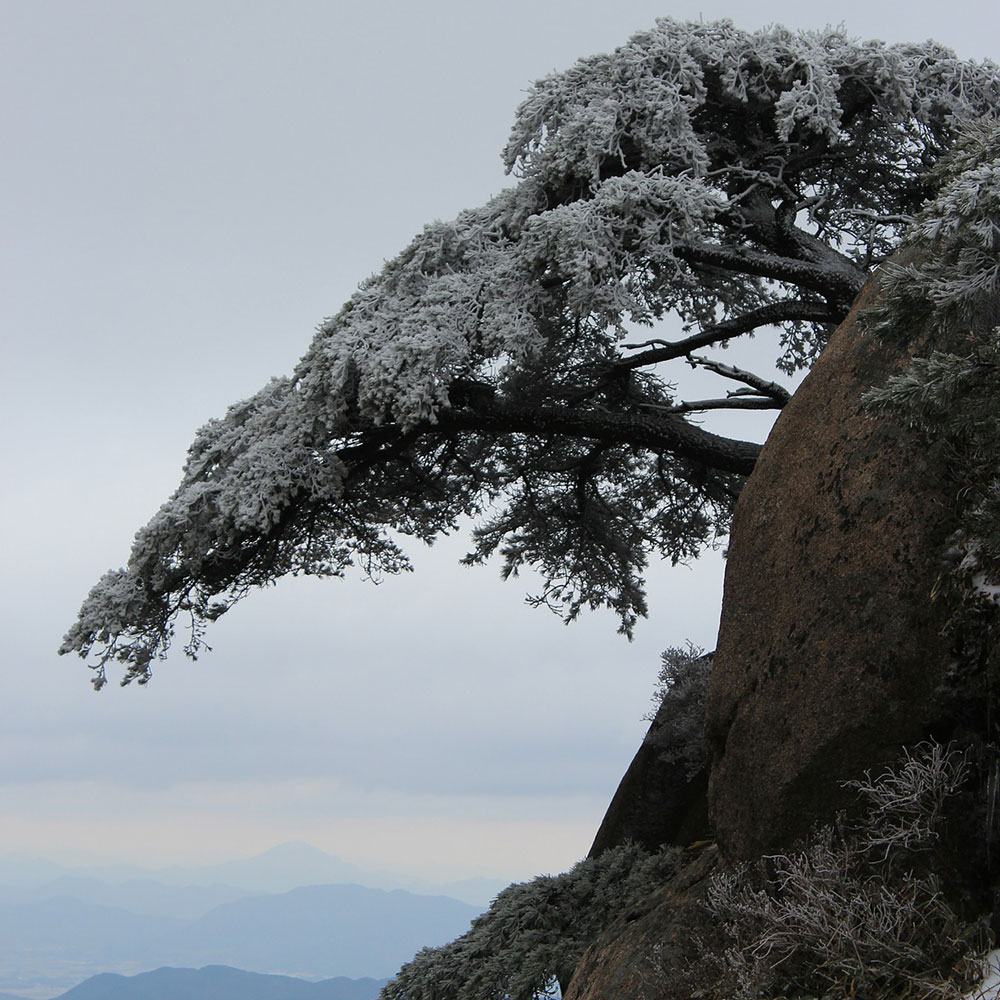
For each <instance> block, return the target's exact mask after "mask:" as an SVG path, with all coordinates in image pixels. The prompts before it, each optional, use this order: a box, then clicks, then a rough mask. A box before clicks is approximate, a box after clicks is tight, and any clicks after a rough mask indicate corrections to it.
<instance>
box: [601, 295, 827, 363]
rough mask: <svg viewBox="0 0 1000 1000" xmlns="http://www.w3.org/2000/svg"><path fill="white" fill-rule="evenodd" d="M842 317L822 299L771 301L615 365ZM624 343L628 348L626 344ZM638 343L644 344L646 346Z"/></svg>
mask: <svg viewBox="0 0 1000 1000" xmlns="http://www.w3.org/2000/svg"><path fill="white" fill-rule="evenodd" d="M842 319H843V316H842V315H840V314H839V313H836V312H834V311H833V310H832V309H831V308H830V307H829V306H828V305H827V304H826V303H825V302H802V301H791V302H772V303H771V304H770V305H766V306H761V307H760V308H759V309H753V310H751V311H750V312H748V313H744V314H743V315H742V316H734V317H733V318H732V319H725V320H722V321H721V322H720V323H713V324H712V325H711V326H706V327H705V329H704V330H702V331H701V333H696V334H694V335H693V336H690V337H685V338H684V339H683V340H677V341H674V342H673V343H667V342H664V341H660V343H662V344H663V347H655V348H652V349H651V350H648V351H643V352H642V354H634V355H633V356H632V357H630V358H622V359H621V361H618V362H616V363H615V367H616V368H623V369H630V368H643V367H645V366H646V365H655V364H659V363H660V362H661V361H673V360H674V359H675V358H683V357H686V356H687V355H688V354H690V353H691V352H692V351H696V350H698V349H699V348H701V347H709V346H711V345H712V344H717V343H719V342H720V341H723V340H732V339H733V338H734V337H740V336H742V335H743V334H745V333H750V332H751V331H753V330H757V329H759V328H760V327H762V326H771V325H773V324H775V323H784V322H790V321H795V320H804V321H807V322H813V323H838V322H840V320H842ZM650 343H652V341H650ZM623 346H624V347H626V348H627V347H628V346H629V345H628V344H625V345H623ZM639 346H642V347H645V346H647V345H646V344H642V345H639Z"/></svg>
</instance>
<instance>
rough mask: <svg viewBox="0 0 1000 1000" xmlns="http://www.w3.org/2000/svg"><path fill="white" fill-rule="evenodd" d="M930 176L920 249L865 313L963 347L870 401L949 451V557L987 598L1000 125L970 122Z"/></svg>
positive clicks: (998, 419) (998, 384)
mask: <svg viewBox="0 0 1000 1000" xmlns="http://www.w3.org/2000/svg"><path fill="white" fill-rule="evenodd" d="M932 176H933V178H934V179H935V180H936V182H937V183H939V184H940V189H939V191H938V194H937V196H936V197H935V198H934V199H933V200H932V201H930V202H929V203H928V204H927V205H926V206H925V208H924V209H923V210H922V211H921V213H920V214H919V216H918V217H917V220H916V222H915V223H914V224H913V226H912V227H911V229H910V230H909V232H908V236H907V240H908V242H909V244H910V245H911V246H913V247H915V248H917V249H918V250H919V251H921V252H922V253H921V255H920V256H919V257H918V258H917V259H916V261H915V262H913V263H911V264H908V265H891V264H890V265H886V267H885V268H884V269H883V272H884V275H883V279H882V292H881V294H880V299H879V302H878V303H877V304H876V305H875V306H874V307H872V308H870V309H868V310H866V312H865V313H864V314H863V319H864V320H865V322H866V323H867V325H868V326H869V327H870V329H871V330H872V331H873V332H875V333H876V334H878V335H879V336H883V337H891V338H896V339H901V340H903V341H904V342H906V341H907V340H908V339H909V338H910V337H911V336H912V335H913V334H914V333H915V332H921V331H926V330H928V329H929V330H930V331H932V332H938V333H942V334H945V335H947V340H948V341H949V342H950V343H951V344H952V345H955V344H961V345H962V346H961V347H960V348H959V349H958V350H955V349H952V350H951V351H934V352H932V353H930V354H929V355H928V356H927V357H918V358H914V359H913V361H912V362H911V363H910V365H909V366H908V367H907V369H906V370H905V371H904V372H903V373H902V374H900V375H896V376H894V377H893V378H890V379H889V380H888V382H887V383H886V384H885V385H884V386H878V387H876V388H874V389H872V390H871V391H870V392H869V393H868V394H867V396H866V402H867V404H868V406H869V408H870V409H871V411H872V412H874V413H886V414H889V415H891V416H894V417H895V418H897V419H899V418H901V419H904V420H906V421H908V422H909V423H910V425H911V426H913V427H915V428H918V429H919V430H920V431H921V432H922V433H923V434H924V435H925V436H926V438H927V439H928V440H929V441H932V442H937V443H938V444H939V446H943V447H944V448H946V449H947V454H948V456H949V460H950V466H951V470H952V476H953V479H954V489H955V497H956V512H957V516H958V519H959V523H960V526H961V527H960V535H959V536H958V538H957V540H958V541H959V542H960V544H959V545H958V546H957V547H956V552H958V558H956V559H953V560H952V564H953V565H954V567H955V569H956V570H958V576H959V582H960V585H961V586H962V587H963V588H964V589H965V590H966V592H967V596H971V597H974V598H977V599H978V598H979V597H982V596H983V595H989V594H991V593H994V592H995V587H996V585H997V584H1000V445H998V442H1000V326H998V323H1000V123H998V122H996V121H992V122H990V121H986V122H980V123H978V124H976V125H970V126H968V127H967V128H966V130H965V132H964V134H963V135H962V137H961V139H960V140H959V142H958V143H957V144H956V146H955V148H954V150H953V151H952V153H951V155H950V156H949V157H947V158H945V159H944V160H943V161H942V162H941V163H940V164H939V165H938V167H937V168H936V169H935V170H934V171H933V172H932ZM963 342H964V343H963ZM959 550H960V551H959Z"/></svg>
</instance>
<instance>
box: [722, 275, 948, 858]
mask: <svg viewBox="0 0 1000 1000" xmlns="http://www.w3.org/2000/svg"><path fill="white" fill-rule="evenodd" d="M876 291H877V279H874V280H873V281H871V282H869V284H868V286H866V289H865V291H864V292H863V293H862V296H861V298H860V299H859V301H858V303H856V305H855V308H854V310H853V311H852V313H851V315H850V316H849V317H848V318H847V319H846V320H845V322H844V323H843V324H842V325H841V326H840V327H839V329H838V330H837V331H836V332H835V333H834V335H833V337H832V338H831V340H830V342H829V345H828V346H827V347H826V349H825V351H824V352H823V354H822V356H821V357H820V359H819V361H818V362H817V363H816V364H815V366H814V367H813V369H812V371H811V372H810V374H809V375H808V377H807V378H806V379H805V381H804V382H803V384H802V386H801V387H800V388H799V390H798V391H797V392H796V393H795V395H794V397H793V398H792V400H791V402H790V403H789V404H788V405H787V406H786V408H785V409H784V410H783V412H782V413H781V416H780V417H779V419H778V421H777V423H776V424H775V427H774V429H773V431H772V432H771V435H770V437H769V438H768V440H767V443H766V445H765V447H764V450H763V452H762V454H761V456H760V459H759V461H758V463H757V467H756V469H755V470H754V473H753V475H752V476H751V477H750V479H749V481H748V482H747V485H746V487H745V489H744V491H743V493H742V495H741V497H740V500H739V503H738V504H737V508H736V514H735V518H734V522H733V529H732V536H731V539H732V540H731V545H730V549H729V557H728V563H727V569H726V583H725V596H724V599H723V610H722V620H721V628H720V633H719V643H718V649H717V651H716V659H715V669H714V671H713V676H712V683H711V688H710V695H709V703H708V709H707V720H706V731H707V740H708V748H709V753H710V758H711V777H710V782H709V809H710V816H711V820H712V823H713V826H714V828H715V833H716V836H717V839H718V842H719V845H720V848H721V849H722V851H723V854H724V855H725V856H726V857H727V858H729V859H730V860H738V859H750V858H756V857H758V856H759V855H760V854H762V853H766V852H767V851H769V850H771V849H773V848H775V847H779V846H785V845H788V844H790V843H791V842H792V841H793V840H794V839H795V838H797V837H798V836H800V835H803V834H805V833H807V832H808V830H809V828H810V826H811V825H812V824H814V823H815V822H816V821H817V820H819V821H824V820H829V819H830V818H832V816H833V814H834V812H835V810H836V809H837V808H838V806H841V805H846V804H847V802H848V800H849V793H848V792H846V791H845V790H843V789H842V788H841V787H840V783H841V782H842V781H843V780H844V779H848V778H851V777H855V776H857V775H858V774H859V773H860V772H862V771H863V770H865V769H867V768H872V767H875V766H877V765H879V764H880V763H882V762H888V761H891V760H893V759H895V758H897V757H898V755H899V753H900V749H901V747H903V746H904V745H907V744H913V743H916V742H918V741H920V740H922V739H924V738H926V737H927V736H928V735H930V734H934V735H937V736H938V737H939V738H947V737H948V736H949V735H950V730H951V727H952V723H953V719H952V718H950V717H949V712H950V711H951V709H950V708H949V706H948V705H947V704H946V699H945V698H944V697H943V695H942V692H941V686H942V684H943V682H944V679H945V675H946V673H947V671H948V669H949V667H950V665H952V663H953V662H954V656H953V651H952V648H951V643H952V640H950V639H949V638H946V637H944V636H943V635H942V634H941V633H942V626H943V624H944V622H945V620H946V617H947V615H948V609H947V607H945V602H943V601H937V602H935V601H933V600H932V598H931V592H932V589H933V587H934V584H935V580H936V579H937V577H938V576H939V574H940V573H941V570H942V563H941V553H942V551H943V548H944V546H945V544H946V539H947V537H948V535H949V533H950V531H951V530H952V529H953V528H954V524H953V513H952V510H951V507H952V502H951V498H952V497H953V496H954V486H953V485H952V484H949V482H948V477H947V473H946V465H945V460H944V456H943V455H942V454H940V453H936V452H935V451H934V450H933V449H929V448H928V447H927V446H926V445H925V444H923V443H922V442H921V441H920V439H919V438H918V437H917V436H916V435H915V434H913V433H911V432H910V431H909V430H908V429H907V428H906V427H904V426H902V425H901V424H900V423H899V422H898V421H894V420H892V419H887V418H874V417H870V416H869V415H868V414H867V413H865V412H864V408H863V405H862V394H863V393H864V392H865V391H866V390H867V389H868V388H869V387H870V386H872V385H874V384H882V383H884V382H885V380H886V379H887V377H888V376H889V375H890V374H892V373H894V372H896V371H898V370H900V368H901V367H902V366H903V364H905V362H906V361H907V360H908V355H906V354H905V353H904V352H903V351H902V350H901V349H900V348H894V347H892V346H888V345H885V344H881V343H878V342H876V341H875V340H874V338H872V337H870V336H865V335H864V334H863V333H862V331H861V329H860V328H859V324H858V322H857V312H858V309H859V308H860V307H862V306H864V305H865V304H866V303H868V302H869V301H870V300H871V298H872V297H873V296H874V295H875V294H876ZM934 346H935V347H937V348H938V349H947V348H948V347H949V346H954V345H944V344H941V343H940V341H938V342H936V343H935V345H934ZM929 349H930V348H929V347H928V346H927V345H926V344H921V343H920V338H917V341H916V343H915V344H914V347H913V348H912V351H913V353H916V354H921V353H929Z"/></svg>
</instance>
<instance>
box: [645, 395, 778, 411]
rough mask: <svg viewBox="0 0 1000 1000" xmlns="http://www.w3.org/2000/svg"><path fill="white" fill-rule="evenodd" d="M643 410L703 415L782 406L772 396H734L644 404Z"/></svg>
mask: <svg viewBox="0 0 1000 1000" xmlns="http://www.w3.org/2000/svg"><path fill="white" fill-rule="evenodd" d="M643 408H644V409H647V410H656V411H657V412H658V413H701V412H703V411H704V410H780V409H781V404H780V403H779V402H778V401H777V400H775V399H773V398H772V397H770V396H736V395H732V396H726V397H725V398H724V399H692V400H691V401H690V402H687V401H685V402H681V403H674V404H673V405H672V406H661V405H660V404H659V403H644V404H643Z"/></svg>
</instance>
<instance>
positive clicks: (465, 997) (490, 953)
mask: <svg viewBox="0 0 1000 1000" xmlns="http://www.w3.org/2000/svg"><path fill="white" fill-rule="evenodd" d="M680 855H681V852H680V851H679V849H677V848H668V849H666V850H664V851H663V852H661V853H659V854H649V853H647V852H646V851H644V850H643V849H642V848H641V847H638V846H636V845H634V844H624V845H622V846H620V847H615V848H613V849H611V850H609V851H605V852H604V853H603V854H602V855H601V856H600V857H598V858H587V859H586V860H584V861H580V862H579V863H578V864H576V865H575V866H574V867H573V868H571V869H570V870H569V871H568V872H564V873H563V874H562V875H542V876H539V877H538V878H535V879H532V880H531V881H530V882H522V883H519V884H515V885H511V886H508V887H507V888H506V889H504V891H503V892H501V893H500V894H499V895H498V896H497V898H496V899H495V900H494V901H493V904H492V905H491V906H490V908H489V909H488V910H487V911H486V912H485V913H484V914H483V915H482V916H480V917H477V918H476V919H475V920H474V921H473V922H472V926H471V928H470V929H469V930H468V931H467V932H466V933H465V934H463V935H462V937H460V938H458V939H457V940H456V941H453V942H451V944H446V945H444V946H443V947H440V948H424V949H423V950H422V951H420V952H419V953H418V954H417V955H416V957H415V958H414V959H413V960H412V961H411V962H408V963H407V964H406V965H404V966H403V968H402V969H400V971H399V972H398V973H397V974H396V977H395V979H393V980H392V981H391V982H390V983H389V984H388V985H387V986H386V987H385V988H384V989H383V990H382V994H381V998H382V1000H535V998H541V997H551V996H558V995H559V994H558V993H557V992H555V991H556V988H557V987H558V988H559V989H561V990H563V991H565V989H566V987H567V986H568V984H569V980H570V978H571V976H572V975H573V970H574V969H575V968H576V964H577V962H579V960H580V957H581V956H582V955H583V952H584V949H585V948H586V947H587V945H588V944H589V943H590V942H591V941H592V940H593V939H594V938H595V937H597V935H598V934H599V933H600V932H601V931H602V930H603V929H604V928H605V927H606V926H607V925H608V924H610V923H611V922H612V921H613V920H614V919H615V918H616V917H617V916H618V915H619V914H620V913H621V912H622V911H623V910H624V909H625V908H626V907H628V906H630V905H631V904H632V903H635V902H636V901H638V900H639V899H642V898H643V897H644V896H646V895H648V894H649V893H650V892H652V891H653V890H654V889H657V888H659V887H660V886H661V885H663V884H664V882H666V881H667V880H668V879H669V878H670V877H671V876H672V875H674V874H675V873H676V871H677V867H678V861H679V858H680Z"/></svg>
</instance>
